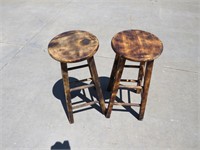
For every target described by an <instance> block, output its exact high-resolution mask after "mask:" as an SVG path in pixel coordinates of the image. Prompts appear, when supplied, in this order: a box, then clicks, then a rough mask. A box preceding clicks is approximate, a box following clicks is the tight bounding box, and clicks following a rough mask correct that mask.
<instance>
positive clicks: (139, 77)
mask: <svg viewBox="0 0 200 150" xmlns="http://www.w3.org/2000/svg"><path fill="white" fill-rule="evenodd" d="M144 73H145V62H141V63H140V69H139V73H138V83H137V86H141V85H142V80H143V77H144ZM140 92H141V90H137V93H138V94H139V93H140Z"/></svg>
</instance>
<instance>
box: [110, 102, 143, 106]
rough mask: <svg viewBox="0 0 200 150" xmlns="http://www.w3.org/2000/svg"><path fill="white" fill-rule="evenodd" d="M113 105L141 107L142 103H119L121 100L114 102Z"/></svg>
mask: <svg viewBox="0 0 200 150" xmlns="http://www.w3.org/2000/svg"><path fill="white" fill-rule="evenodd" d="M113 105H120V106H136V107H140V104H138V103H124V102H121V103H119V102H114V103H113Z"/></svg>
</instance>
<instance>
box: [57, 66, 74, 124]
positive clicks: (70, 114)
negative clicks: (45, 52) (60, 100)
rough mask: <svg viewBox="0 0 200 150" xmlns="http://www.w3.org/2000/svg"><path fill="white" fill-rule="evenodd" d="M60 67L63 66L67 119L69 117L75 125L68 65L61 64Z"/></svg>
mask: <svg viewBox="0 0 200 150" xmlns="http://www.w3.org/2000/svg"><path fill="white" fill-rule="evenodd" d="M60 65H61V71H62V78H63V85H64V93H65V98H66V106H67V117H68V119H69V122H70V123H74V117H73V112H72V103H71V93H70V86H69V76H68V69H67V64H65V63H60Z"/></svg>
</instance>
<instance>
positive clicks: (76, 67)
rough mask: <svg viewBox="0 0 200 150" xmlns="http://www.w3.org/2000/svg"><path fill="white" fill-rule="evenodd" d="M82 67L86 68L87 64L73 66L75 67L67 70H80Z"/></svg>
mask: <svg viewBox="0 0 200 150" xmlns="http://www.w3.org/2000/svg"><path fill="white" fill-rule="evenodd" d="M84 67H88V64H85V65H80V66H75V67H70V68H68V71H70V70H74V69H80V68H84Z"/></svg>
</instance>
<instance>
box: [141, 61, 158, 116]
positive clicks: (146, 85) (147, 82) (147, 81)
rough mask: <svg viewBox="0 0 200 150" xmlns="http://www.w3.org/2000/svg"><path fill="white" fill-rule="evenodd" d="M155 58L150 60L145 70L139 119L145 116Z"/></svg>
mask: <svg viewBox="0 0 200 150" xmlns="http://www.w3.org/2000/svg"><path fill="white" fill-rule="evenodd" d="M153 62H154V61H153V60H152V61H148V62H147V65H146V71H145V76H144V87H143V91H142V100H141V107H140V112H139V118H138V119H139V120H142V119H143V117H144V112H145V107H146V103H147V96H148V92H149V86H150V81H151V74H152V70H153Z"/></svg>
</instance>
